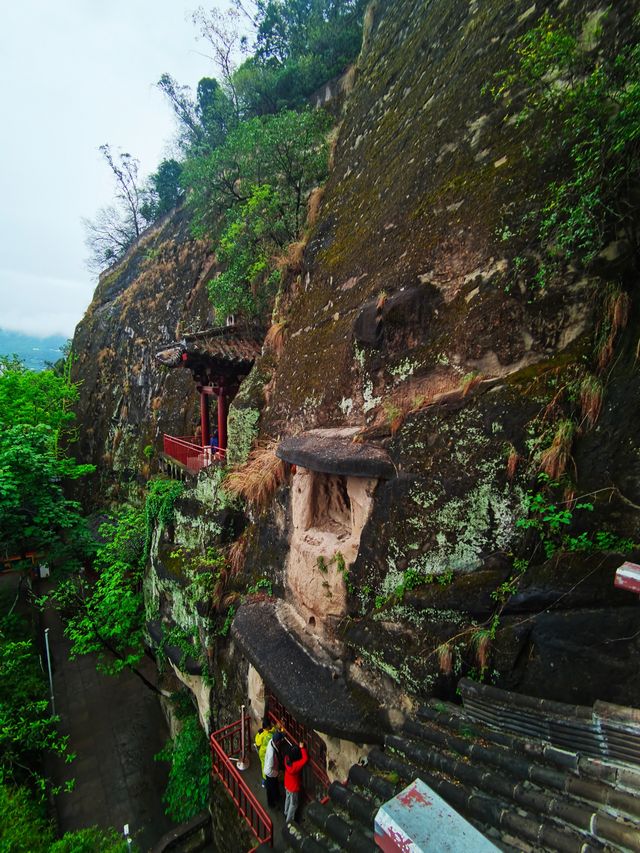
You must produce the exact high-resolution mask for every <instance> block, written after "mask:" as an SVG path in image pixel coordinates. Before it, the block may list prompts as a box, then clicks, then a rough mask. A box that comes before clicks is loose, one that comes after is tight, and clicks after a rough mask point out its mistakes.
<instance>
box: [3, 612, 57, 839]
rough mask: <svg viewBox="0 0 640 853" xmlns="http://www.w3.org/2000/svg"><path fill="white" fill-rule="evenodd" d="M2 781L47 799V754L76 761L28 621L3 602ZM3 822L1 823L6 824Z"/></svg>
mask: <svg viewBox="0 0 640 853" xmlns="http://www.w3.org/2000/svg"><path fill="white" fill-rule="evenodd" d="M0 607H2V610H3V616H2V617H1V618H0V781H7V782H9V781H11V782H15V783H18V782H19V783H29V784H30V785H32V786H35V787H37V788H38V790H39V791H40V793H41V794H42V795H43V794H44V790H45V784H46V783H45V779H44V777H43V776H42V775H41V773H40V770H39V767H40V761H41V757H42V755H43V753H53V754H56V755H61V756H65V757H67V758H70V757H71V756H69V755H68V754H67V740H68V739H67V738H66V737H61V736H60V735H59V734H58V732H57V729H56V722H57V718H56V717H53V716H52V715H51V714H50V712H49V699H48V691H47V684H46V681H45V679H44V675H43V673H42V669H41V666H40V658H39V656H38V653H37V651H36V648H35V646H34V643H33V637H32V633H31V629H30V625H29V623H28V621H27V620H26V619H25V618H24V617H22V616H20V615H18V614H16V613H11V612H9V613H8V614H6V615H4V611H5V610H7V609H8V602H7V599H6V598H5V597H3V599H2V600H1V601H0ZM0 823H1V822H0Z"/></svg>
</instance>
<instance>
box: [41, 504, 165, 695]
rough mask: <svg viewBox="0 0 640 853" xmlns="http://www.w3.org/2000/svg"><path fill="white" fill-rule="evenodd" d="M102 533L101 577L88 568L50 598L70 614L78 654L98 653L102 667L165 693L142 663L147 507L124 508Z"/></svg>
mask: <svg viewBox="0 0 640 853" xmlns="http://www.w3.org/2000/svg"><path fill="white" fill-rule="evenodd" d="M99 532H100V537H101V538H102V540H103V542H102V544H101V545H100V546H99V547H98V550H97V554H96V558H95V561H94V569H95V571H96V573H97V577H96V579H95V580H93V579H91V578H89V577H86V576H85V575H84V574H83V573H79V574H75V575H72V576H70V577H68V578H66V579H64V580H62V581H60V582H59V583H58V585H57V587H56V589H55V590H54V592H53V593H52V594H51V596H50V597H49V599H48V601H49V602H50V603H51V604H53V606H54V607H57V608H58V609H60V610H61V611H63V612H64V613H66V614H70V615H68V616H67V620H66V626H65V635H66V636H67V637H68V638H69V639H70V640H71V643H72V645H71V654H72V657H77V656H78V655H86V654H97V656H98V664H97V667H98V669H99V670H100V671H101V672H105V673H107V674H109V675H117V674H118V673H119V672H122V670H123V669H130V670H131V671H132V672H133V673H134V674H135V675H137V676H138V678H140V680H141V681H142V682H143V683H144V684H145V685H146V686H147V687H149V688H150V689H151V690H153V691H154V692H155V693H161V691H160V690H159V689H158V688H157V687H156V685H155V684H153V683H152V682H150V681H149V680H148V679H147V678H146V677H145V675H144V674H143V673H142V672H141V671H140V670H139V669H138V668H137V664H138V663H139V662H140V660H141V659H142V657H143V656H144V654H145V646H144V631H145V612H144V600H143V596H142V576H143V568H144V556H145V516H144V512H143V511H141V510H138V509H134V508H133V507H121V508H120V509H119V510H118V511H117V512H115V513H113V514H112V515H111V516H110V517H109V519H108V520H107V521H105V523H104V524H102V525H101V527H100V531H99ZM43 603H44V602H43Z"/></svg>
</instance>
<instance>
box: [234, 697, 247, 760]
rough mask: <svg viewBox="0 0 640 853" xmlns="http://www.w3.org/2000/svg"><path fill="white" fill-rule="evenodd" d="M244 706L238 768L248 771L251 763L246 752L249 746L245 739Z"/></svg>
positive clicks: (241, 719) (241, 713)
mask: <svg viewBox="0 0 640 853" xmlns="http://www.w3.org/2000/svg"><path fill="white" fill-rule="evenodd" d="M244 720H245V716H244V705H243V706H242V710H241V711H240V758H239V759H238V763H237V765H236V767H237V768H238V770H247V769H248V767H249V762H248V761H247V756H246V751H247V745H246V743H245V739H244Z"/></svg>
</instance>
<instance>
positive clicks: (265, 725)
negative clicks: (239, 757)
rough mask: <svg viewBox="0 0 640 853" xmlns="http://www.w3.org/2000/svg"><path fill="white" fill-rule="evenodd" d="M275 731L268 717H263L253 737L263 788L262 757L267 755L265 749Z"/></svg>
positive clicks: (273, 724)
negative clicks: (260, 726)
mask: <svg viewBox="0 0 640 853" xmlns="http://www.w3.org/2000/svg"><path fill="white" fill-rule="evenodd" d="M275 730H276V726H275V723H272V722H271V720H270V719H269V718H268V717H265V718H264V719H263V720H262V728H261V729H258V733H257V734H256V736H255V744H256V749H257V750H258V757H259V758H260V769H261V771H262V786H263V787H264V757H265V755H266V754H267V747H268V746H269V741H270V740H271V738H272V737H273V733H274V732H275Z"/></svg>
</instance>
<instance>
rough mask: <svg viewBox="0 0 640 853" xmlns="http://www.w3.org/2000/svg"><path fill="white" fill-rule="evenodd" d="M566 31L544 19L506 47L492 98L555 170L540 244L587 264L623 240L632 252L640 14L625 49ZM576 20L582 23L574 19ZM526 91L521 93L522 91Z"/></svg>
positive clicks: (540, 219)
mask: <svg viewBox="0 0 640 853" xmlns="http://www.w3.org/2000/svg"><path fill="white" fill-rule="evenodd" d="M602 21H604V23H605V24H606V17H605V18H604V19H602V20H601V21H600V23H598V24H591V27H590V29H589V27H583V30H582V32H581V33H580V35H576V34H575V30H574V27H575V24H573V23H572V24H571V26H569V25H568V24H565V23H563V22H561V21H560V20H557V19H555V18H553V17H552V16H551V15H550V14H549V13H545V14H544V15H543V16H542V18H541V19H540V21H539V23H538V25H537V26H536V27H534V28H533V29H531V30H530V31H529V32H527V33H526V34H525V35H523V36H522V37H520V38H519V39H516V40H515V42H514V43H513V50H514V54H515V63H514V66H513V67H512V68H510V69H508V70H505V71H502V72H500V73H499V74H498V75H497V80H496V83H495V85H494V86H493V87H490V88H491V91H492V92H493V94H494V96H495V97H496V98H499V99H505V100H506V101H507V104H508V105H509V106H511V105H517V106H518V112H517V114H516V116H517V122H518V123H519V124H520V125H522V126H524V127H526V128H527V131H528V132H529V133H531V132H532V131H533V129H534V128H538V129H540V128H541V130H542V132H541V133H537V136H538V138H540V139H541V141H542V145H543V151H544V152H545V153H547V154H551V155H552V159H556V160H557V155H558V154H561V155H563V161H562V168H561V170H560V171H558V172H556V174H554V173H553V172H551V175H552V178H551V180H550V181H549V183H548V184H547V186H546V189H545V191H544V194H543V196H542V198H541V199H540V200H537V199H534V201H537V202H538V214H537V216H536V217H535V218H534V220H533V221H534V222H535V224H536V226H537V229H538V233H537V236H538V239H539V240H540V242H541V243H542V244H543V245H544V246H545V247H546V248H547V250H548V252H549V254H550V255H551V256H565V257H567V258H570V259H572V260H577V261H579V262H580V263H582V264H583V265H588V264H590V263H591V262H592V261H593V260H594V259H595V257H596V256H597V255H598V253H599V252H600V251H601V250H602V248H603V247H604V246H605V245H606V243H607V242H608V241H609V240H611V239H615V238H616V237H618V238H619V237H623V236H624V237H625V238H626V240H627V241H628V243H629V246H630V247H631V249H632V250H634V251H636V250H637V189H638V175H639V174H640V44H639V43H638V35H639V33H640V17H638V16H637V17H636V18H635V20H634V22H633V28H632V32H630V34H629V38H628V42H627V44H625V45H623V46H619V45H614V44H613V43H611V44H604V45H602V49H597V50H596V49H595V48H596V46H599V47H600V43H601V42H602V41H604V40H605V39H604V33H603V24H602ZM579 23H583V22H579ZM521 93H524V94H521Z"/></svg>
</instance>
